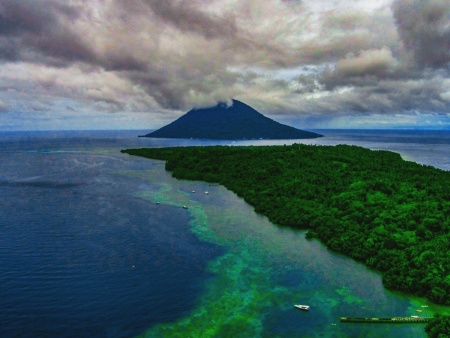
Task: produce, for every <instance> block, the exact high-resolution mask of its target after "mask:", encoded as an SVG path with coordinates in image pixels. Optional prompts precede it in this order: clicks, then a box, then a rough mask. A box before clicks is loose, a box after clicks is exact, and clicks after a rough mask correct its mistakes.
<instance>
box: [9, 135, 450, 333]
mask: <svg viewBox="0 0 450 338" xmlns="http://www.w3.org/2000/svg"><path fill="white" fill-rule="evenodd" d="M319 132H320V133H322V134H324V135H325V136H326V137H324V138H320V139H315V140H305V141H301V142H303V143H310V144H311V143H313V144H324V145H327V144H330V145H332V144H339V143H347V144H356V145H361V146H364V147H368V148H372V149H388V150H393V151H397V152H400V153H401V154H402V156H403V157H404V158H405V159H408V160H413V161H417V162H420V163H424V164H428V165H433V166H436V167H439V168H442V169H445V170H450V147H449V145H450V136H449V133H448V132H437V131H432V132H431V131H427V132H424V131H326V130H321V131H319ZM140 134H143V132H139V131H114V132H112V131H107V132H105V131H102V132H93V131H89V132H87V131H83V132H11V133H10V132H9V133H0V145H1V146H0V229H1V236H0V261H1V264H0V295H1V296H0V313H1V315H0V336H1V337H75V336H80V337H130V336H133V335H137V334H139V333H141V332H143V331H144V330H145V329H147V328H149V327H151V326H152V325H154V324H156V323H161V322H170V321H174V320H176V319H178V318H180V317H182V316H184V315H185V314H186V313H188V312H189V310H190V309H191V308H192V307H194V306H195V304H196V302H197V301H198V298H199V297H200V296H201V294H202V292H203V291H204V287H205V282H206V281H207V280H208V279H210V278H213V276H212V275H211V274H210V273H208V272H207V271H206V265H207V263H208V262H209V261H211V260H212V259H214V258H215V257H217V256H218V255H220V254H222V253H223V252H224V251H225V250H226V248H223V247H218V246H215V245H212V244H208V243H205V242H202V241H200V240H199V239H198V238H197V237H196V236H195V235H194V234H193V233H192V232H191V231H190V227H189V221H190V218H189V214H188V213H186V212H185V210H184V209H181V208H177V207H174V206H170V205H156V204H152V203H149V202H147V201H144V200H142V199H138V198H136V197H133V193H135V192H138V191H151V190H156V189H158V188H159V187H157V186H153V185H149V183H148V181H146V180H144V179H142V178H139V177H137V176H136V177H134V176H132V175H123V174H121V173H122V172H123V171H137V172H140V171H145V170H150V171H155V172H157V174H158V175H161V180H164V181H165V182H170V174H168V173H166V172H164V170H163V169H162V168H161V166H152V165H151V160H147V159H142V158H137V157H130V156H128V155H124V154H121V153H120V149H123V148H129V147H150V146H158V147H159V146H175V145H191V144H192V145H211V144H231V145H240V144H242V145H246V144H252V143H254V144H285V143H293V142H297V143H298V142H300V141H292V142H290V141H285V140H283V141H246V142H228V141H223V142H217V141H198V140H193V141H191V140H157V139H145V138H137V135H140ZM336 268H337V269H338V268H339V267H336ZM305 318H306V317H305ZM305 318H303V319H305ZM283 320H289V317H285V316H284V315H283V316H281V317H280V318H271V319H270V321H272V322H273V321H280V322H281V323H282V322H283ZM305 320H306V319H305ZM280 330H282V326H280ZM280 332H282V331H280Z"/></svg>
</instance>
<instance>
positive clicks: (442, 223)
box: [124, 144, 450, 304]
mask: <svg viewBox="0 0 450 338" xmlns="http://www.w3.org/2000/svg"><path fill="white" fill-rule="evenodd" d="M124 152H127V153H129V154H132V155H139V156H145V157H149V158H154V159H161V160H167V163H166V169H167V170H171V171H173V176H174V177H177V178H180V179H191V180H203V181H208V182H218V183H220V184H223V185H224V186H226V187H227V188H229V189H231V190H233V191H234V192H235V193H237V194H238V195H239V196H242V197H243V198H244V199H245V200H246V201H247V202H248V203H250V204H252V205H253V206H254V208H255V211H257V212H259V213H262V214H264V215H266V216H268V217H269V219H270V220H271V221H272V222H273V223H275V224H278V225H283V226H290V227H296V228H305V229H309V231H308V233H307V236H308V237H310V238H313V237H316V238H318V239H320V240H321V241H322V242H323V243H324V244H325V245H326V246H327V247H329V248H330V249H332V250H334V251H337V252H340V253H343V254H345V255H347V256H350V257H352V258H354V259H356V260H358V261H361V262H364V263H365V264H366V265H367V266H368V267H371V268H374V269H376V270H379V271H381V272H382V275H383V282H384V285H385V286H386V287H387V288H389V289H393V290H400V291H405V292H409V293H413V294H416V295H420V296H425V297H427V298H429V299H430V300H432V301H434V302H436V303H441V304H450V250H449V249H450V234H449V232H450V172H447V171H444V170H440V169H436V168H433V167H430V166H424V165H420V164H417V163H413V162H407V161H404V160H402V159H401V157H400V155H398V154H396V153H393V152H388V151H371V150H368V149H364V148H361V147H356V146H347V145H338V146H335V147H329V146H308V145H298V144H294V145H292V146H264V147H186V148H161V149H156V148H152V149H135V150H126V151H124Z"/></svg>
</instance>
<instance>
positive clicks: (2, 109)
mask: <svg viewBox="0 0 450 338" xmlns="http://www.w3.org/2000/svg"><path fill="white" fill-rule="evenodd" d="M7 111H8V106H7V105H6V103H4V102H3V101H2V100H0V113H4V112H7Z"/></svg>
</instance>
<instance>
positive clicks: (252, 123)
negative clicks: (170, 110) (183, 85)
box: [144, 100, 322, 140]
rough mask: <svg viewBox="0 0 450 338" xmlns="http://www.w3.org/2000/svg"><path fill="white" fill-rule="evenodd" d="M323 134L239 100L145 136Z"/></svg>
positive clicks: (225, 137)
mask: <svg viewBox="0 0 450 338" xmlns="http://www.w3.org/2000/svg"><path fill="white" fill-rule="evenodd" d="M321 136H322V135H319V134H316V133H312V132H308V131H303V130H299V129H296V128H294V127H290V126H287V125H284V124H281V123H278V122H276V121H274V120H272V119H270V118H268V117H265V116H264V115H262V114H261V113H259V112H257V111H256V110H255V109H253V108H252V107H250V106H248V105H246V104H245V103H242V102H240V101H238V100H233V104H232V105H231V106H227V105H226V104H225V103H219V104H217V105H216V106H214V107H210V108H202V109H192V110H190V111H189V112H187V113H186V114H185V115H183V116H181V117H180V118H179V119H177V120H175V121H173V122H172V123H170V124H168V125H166V126H165V127H162V128H161V129H158V130H156V131H154V132H152V133H149V134H147V135H144V137H154V138H198V139H219V140H242V139H304V138H316V137H321Z"/></svg>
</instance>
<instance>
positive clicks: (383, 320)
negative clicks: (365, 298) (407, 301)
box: [341, 316, 432, 324]
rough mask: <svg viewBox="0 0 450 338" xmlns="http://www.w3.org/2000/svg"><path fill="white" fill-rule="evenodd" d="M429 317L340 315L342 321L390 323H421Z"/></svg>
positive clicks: (428, 319)
mask: <svg viewBox="0 0 450 338" xmlns="http://www.w3.org/2000/svg"><path fill="white" fill-rule="evenodd" d="M431 319H432V318H431V317H417V316H416V317H384V318H383V317H381V318H363V317H341V322H344V323H372V324H373V323H380V324H384V323H390V324H405V323H408V324H422V323H428V322H429V321H430V320H431Z"/></svg>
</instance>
